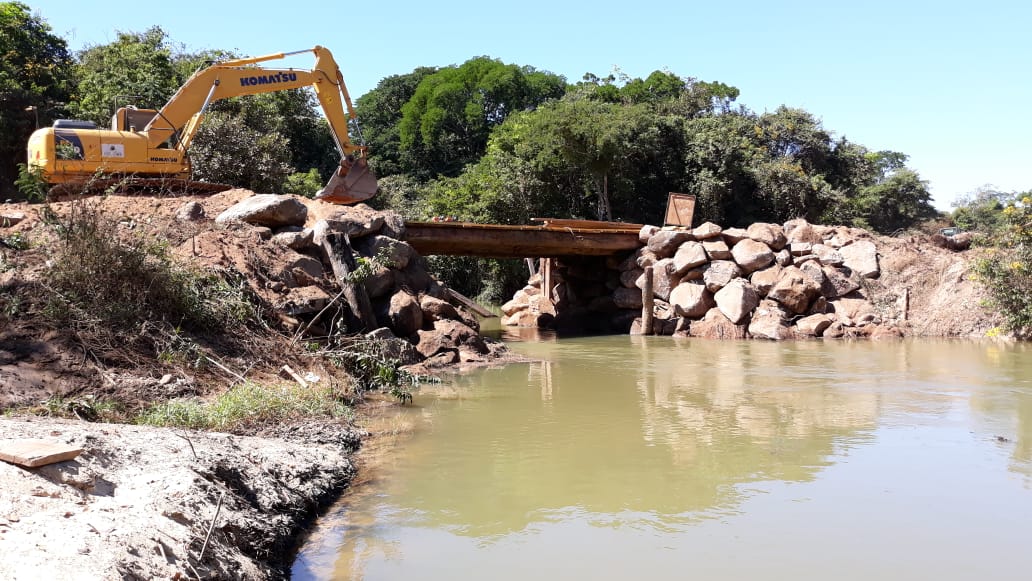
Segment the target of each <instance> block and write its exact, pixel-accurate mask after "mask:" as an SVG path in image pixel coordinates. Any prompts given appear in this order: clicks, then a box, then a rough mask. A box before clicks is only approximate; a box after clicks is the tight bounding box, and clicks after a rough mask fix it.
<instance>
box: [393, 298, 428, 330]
mask: <svg viewBox="0 0 1032 581" xmlns="http://www.w3.org/2000/svg"><path fill="white" fill-rule="evenodd" d="M387 317H388V318H389V319H390V321H391V329H393V330H394V334H395V335H397V336H399V337H408V336H410V335H413V334H415V332H416V331H418V330H419V329H420V328H422V327H423V310H422V309H420V308H419V301H417V300H416V297H414V296H412V295H410V294H408V293H407V292H396V293H394V294H393V295H392V296H391V301H390V305H389V306H388V308H387Z"/></svg>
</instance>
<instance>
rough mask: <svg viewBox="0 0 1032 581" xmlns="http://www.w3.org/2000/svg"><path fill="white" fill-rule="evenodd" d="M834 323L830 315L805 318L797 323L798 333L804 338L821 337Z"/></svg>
mask: <svg viewBox="0 0 1032 581" xmlns="http://www.w3.org/2000/svg"><path fill="white" fill-rule="evenodd" d="M832 322H834V321H833V320H832V318H831V317H829V316H828V315H810V316H809V317H803V318H802V319H799V320H798V321H796V333H798V334H799V335H802V336H804V337H820V336H821V335H823V334H824V330H825V329H827V328H828V327H830V326H831V324H832Z"/></svg>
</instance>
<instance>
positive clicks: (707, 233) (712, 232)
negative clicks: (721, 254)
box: [692, 222, 723, 240]
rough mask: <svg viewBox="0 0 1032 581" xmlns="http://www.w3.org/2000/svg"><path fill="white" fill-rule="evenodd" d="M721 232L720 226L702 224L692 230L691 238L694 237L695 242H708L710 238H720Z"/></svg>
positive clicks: (707, 223)
mask: <svg viewBox="0 0 1032 581" xmlns="http://www.w3.org/2000/svg"><path fill="white" fill-rule="evenodd" d="M722 231H723V230H722V229H721V228H720V226H717V225H716V224H714V223H713V222H704V223H702V224H700V225H699V226H698V227H697V228H695V229H694V230H692V236H694V237H695V239H696V240H708V239H710V238H716V237H718V236H720V233H721V232H722Z"/></svg>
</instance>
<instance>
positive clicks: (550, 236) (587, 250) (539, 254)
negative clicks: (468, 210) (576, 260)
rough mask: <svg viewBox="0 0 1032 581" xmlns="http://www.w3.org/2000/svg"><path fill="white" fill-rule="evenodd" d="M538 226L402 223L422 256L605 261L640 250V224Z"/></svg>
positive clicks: (553, 222)
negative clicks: (591, 258) (599, 258)
mask: <svg viewBox="0 0 1032 581" xmlns="http://www.w3.org/2000/svg"><path fill="white" fill-rule="evenodd" d="M533 221H535V222H541V225H539V226H518V225H517V226H506V225H498V224H471V223H468V222H406V223H405V227H406V231H407V233H406V236H405V241H406V242H408V243H409V244H411V245H412V246H413V247H414V248H415V249H416V251H418V252H419V253H420V254H422V255H424V256H427V255H435V254H437V255H440V254H443V255H450V256H481V257H485V258H551V257H559V256H606V255H610V254H616V253H618V252H621V251H626V250H634V249H636V248H638V246H639V245H640V244H639V242H638V231H639V230H641V224H625V223H623V222H595V221H592V220H559V219H551V218H534V219H533Z"/></svg>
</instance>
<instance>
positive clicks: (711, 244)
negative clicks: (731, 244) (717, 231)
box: [702, 238, 731, 260]
mask: <svg viewBox="0 0 1032 581" xmlns="http://www.w3.org/2000/svg"><path fill="white" fill-rule="evenodd" d="M702 247H703V248H705V249H706V256H709V259H710V260H731V250H730V249H729V248H728V247H727V243H726V242H724V239H723V238H710V239H708V240H703V241H702Z"/></svg>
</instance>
